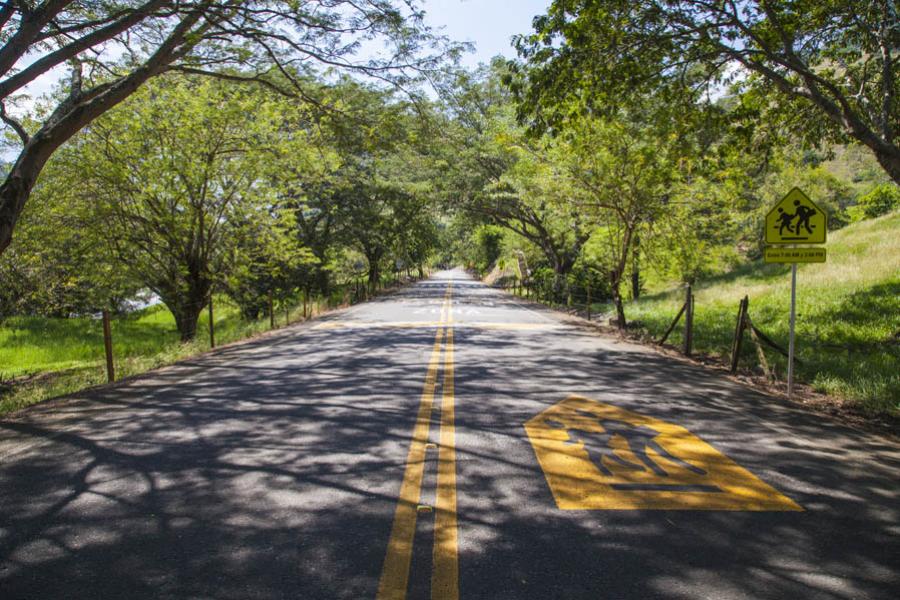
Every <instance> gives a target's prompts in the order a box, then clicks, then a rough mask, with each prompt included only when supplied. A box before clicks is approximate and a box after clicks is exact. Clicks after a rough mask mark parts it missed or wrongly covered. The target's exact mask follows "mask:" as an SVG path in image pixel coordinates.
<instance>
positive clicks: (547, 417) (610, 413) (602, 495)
mask: <svg viewBox="0 0 900 600" xmlns="http://www.w3.org/2000/svg"><path fill="white" fill-rule="evenodd" d="M525 431H526V432H527V433H528V438H529V440H530V441H531V445H532V446H533V447H534V451H535V454H536V455H537V459H538V462H539V463H540V465H541V469H543V471H544V475H545V477H546V478H547V483H548V484H549V485H550V490H551V492H552V493H553V497H554V499H555V500H556V505H557V506H558V507H559V508H561V509H566V510H591V509H593V510H628V509H660V510H735V511H737V510H740V511H797V510H803V509H802V508H801V507H800V506H799V505H797V504H796V503H795V502H794V501H793V500H791V499H790V498H788V497H786V496H784V495H783V494H781V493H779V492H778V491H777V490H776V489H775V488H773V487H771V486H770V485H768V484H766V483H764V482H763V481H762V480H760V479H759V478H758V477H756V476H755V475H753V474H752V473H750V472H749V471H747V470H746V469H744V468H743V467H741V466H740V465H738V464H737V463H735V462H734V461H732V460H731V459H730V458H728V457H727V456H725V455H724V454H722V453H721V452H719V451H718V450H716V449H715V448H713V447H712V446H710V445H709V444H707V443H706V442H704V441H703V440H701V439H700V438H698V437H697V436H695V435H693V434H692V433H691V432H690V431H688V430H687V429H685V428H684V427H680V426H678V425H673V424H672V423H667V422H665V421H660V420H658V419H654V418H652V417H647V416H644V415H640V414H637V413H634V412H631V411H628V410H625V409H622V408H617V407H615V406H612V405H610V404H603V403H600V402H596V401H594V400H590V399H588V398H583V397H580V396H571V397H569V398H567V399H566V400H564V401H562V402H560V403H559V404H556V405H554V406H551V407H550V408H548V409H547V410H545V411H544V412H542V413H540V414H538V415H537V416H536V417H534V418H533V419H531V420H530V421H528V422H527V423H525Z"/></svg>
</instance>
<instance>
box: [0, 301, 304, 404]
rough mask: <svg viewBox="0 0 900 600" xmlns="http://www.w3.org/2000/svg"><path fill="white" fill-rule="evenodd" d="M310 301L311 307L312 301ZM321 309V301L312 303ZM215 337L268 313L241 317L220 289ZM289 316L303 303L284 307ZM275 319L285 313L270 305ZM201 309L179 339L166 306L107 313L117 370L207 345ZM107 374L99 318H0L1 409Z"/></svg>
mask: <svg viewBox="0 0 900 600" xmlns="http://www.w3.org/2000/svg"><path fill="white" fill-rule="evenodd" d="M311 308H312V307H311ZM316 308H317V310H320V309H321V304H319V305H317V307H316ZM215 309H216V312H215V319H216V323H215V325H216V327H215V330H216V344H217V345H222V344H227V343H229V342H234V341H237V340H241V339H244V338H247V337H250V336H252V335H255V334H258V333H261V332H263V331H266V330H268V329H269V319H268V317H265V318H262V319H259V320H257V321H244V320H242V319H241V318H240V314H239V311H238V309H237V307H236V306H234V305H233V304H232V303H231V302H230V301H229V300H228V299H227V297H224V296H223V297H221V298H219V297H217V298H216V300H215ZM289 310H290V319H291V321H292V322H294V321H297V320H300V319H301V318H302V310H303V309H302V306H292V307H290V309H289ZM275 312H276V315H275V319H276V326H283V325H284V322H285V314H284V310H283V309H280V310H279V309H278V308H277V307H276V311H275ZM208 331H209V321H208V313H206V312H205V311H204V313H203V314H202V315H201V317H200V323H199V325H198V329H197V338H196V339H195V340H194V341H193V342H191V343H188V344H183V343H181V342H180V341H179V336H178V331H177V330H176V328H175V320H174V318H173V317H172V314H171V313H170V312H169V311H168V310H166V308H165V307H164V306H162V305H156V306H152V307H150V308H147V309H145V310H141V311H137V312H135V313H132V314H129V315H127V316H118V317H114V318H113V320H112V338H113V349H114V355H115V361H116V377H117V378H122V377H128V376H130V375H136V374H138V373H143V372H145V371H148V370H150V369H153V368H156V367H159V366H162V365H166V364H171V363H173V362H175V361H177V360H179V359H181V358H185V357H187V356H190V355H193V354H196V353H198V352H202V351H204V350H207V349H209V337H208V333H207V332H208ZM105 381H106V361H105V354H104V349H103V326H102V323H101V321H100V320H99V319H92V318H88V317H84V318H72V319H50V318H43V317H9V318H6V319H4V320H3V321H2V323H0V415H2V414H4V413H8V412H11V411H14V410H18V409H20V408H23V407H26V406H29V405H31V404H34V403H36V402H40V401H42V400H45V399H47V398H52V397H54V396H59V395H62V394H67V393H71V392H75V391H78V390H80V389H84V388H85V387H89V386H92V385H97V384H100V383H104V382H105Z"/></svg>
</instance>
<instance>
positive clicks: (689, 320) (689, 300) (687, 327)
mask: <svg viewBox="0 0 900 600" xmlns="http://www.w3.org/2000/svg"><path fill="white" fill-rule="evenodd" d="M684 306H685V313H684V355H685V356H690V355H691V350H692V347H693V345H694V294H693V292H692V291H691V285H690V284H688V286H687V294H686V296H685V300H684Z"/></svg>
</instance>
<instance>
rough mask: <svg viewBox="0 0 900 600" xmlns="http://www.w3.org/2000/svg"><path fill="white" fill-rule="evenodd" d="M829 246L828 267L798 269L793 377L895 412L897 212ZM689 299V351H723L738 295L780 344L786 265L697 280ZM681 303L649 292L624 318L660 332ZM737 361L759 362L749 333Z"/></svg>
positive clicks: (676, 337)
mask: <svg viewBox="0 0 900 600" xmlns="http://www.w3.org/2000/svg"><path fill="white" fill-rule="evenodd" d="M827 248H828V262H827V263H824V264H808V265H801V266H800V267H799V269H798V276H797V281H798V295H797V356H798V357H799V358H800V360H801V361H802V364H799V365H797V375H798V379H799V380H800V381H804V382H806V383H808V384H810V385H812V386H813V388H815V389H816V390H817V391H821V392H825V393H828V394H832V395H835V396H838V397H841V398H843V399H845V400H848V401H850V402H851V403H854V404H856V405H857V406H859V407H860V408H862V409H863V410H864V411H866V412H868V413H869V414H885V413H893V414H898V413H900V340H898V334H900V213H893V214H890V215H886V216H884V217H881V218H879V219H873V220H868V221H862V222H860V223H857V224H854V225H851V226H849V227H846V228H844V229H842V230H840V231H837V232H834V233H833V234H830V235H829V240H828V244H827ZM694 295H695V306H696V309H695V320H694V323H695V325H694V340H695V341H694V347H695V349H696V350H697V351H699V352H704V353H708V354H713V355H719V356H721V357H722V358H725V357H727V356H728V355H729V353H730V348H731V340H732V337H733V335H734V327H735V321H736V318H737V308H738V302H739V301H740V299H741V298H743V297H744V296H745V295H746V296H749V298H750V316H751V318H752V319H753V322H754V324H755V325H756V326H757V327H758V328H759V329H761V330H762V331H763V332H764V333H766V334H767V335H769V337H771V338H773V339H774V340H775V341H776V342H778V343H779V344H781V345H782V346H783V347H785V348H787V343H788V331H789V323H788V321H789V312H790V266H788V265H765V264H762V263H753V264H749V265H744V266H742V267H740V268H738V269H736V270H734V271H731V272H729V273H726V274H724V275H721V276H718V277H714V278H711V279H709V280H708V281H705V282H702V283H700V284H699V285H697V286H696V287H695V290H694ZM683 301H684V291H683V289H679V288H677V287H674V288H670V289H668V290H661V291H656V292H655V293H651V294H649V295H645V296H644V297H642V298H641V299H640V300H638V301H635V302H631V303H629V304H628V305H626V315H627V316H628V318H629V319H631V320H633V321H637V322H639V323H640V326H641V327H642V328H643V329H645V330H646V331H647V332H648V333H650V334H651V335H652V336H654V338H658V337H659V336H661V335H662V333H663V332H664V331H665V329H666V328H667V327H668V325H669V324H670V323H671V321H672V319H673V318H674V317H675V314H676V313H677V311H678V309H679V308H680V306H681V304H682V303H683ZM605 310H606V311H607V312H608V311H609V308H608V307H607V308H605ZM681 330H682V328H681V326H679V327H678V328H677V329H676V331H675V332H674V333H673V335H672V336H671V337H670V341H671V342H672V343H674V344H678V343H681V339H680V336H681ZM767 358H768V360H769V362H770V365H771V364H774V368H775V371H776V375H778V376H779V377H780V378H783V377H784V374H785V371H786V361H785V360H784V359H783V358H782V357H781V355H779V354H777V353H776V352H771V351H767ZM741 364H742V365H748V366H754V365H756V364H757V359H756V353H755V349H754V347H753V345H752V343H751V342H750V340H749V337H748V338H746V339H745V344H744V348H743V352H742V356H741Z"/></svg>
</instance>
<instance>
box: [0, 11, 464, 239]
mask: <svg viewBox="0 0 900 600" xmlns="http://www.w3.org/2000/svg"><path fill="white" fill-rule="evenodd" d="M414 2H415V0H410V1H405V0H404V1H403V2H396V1H395V0H363V1H361V2H356V1H352V0H334V1H330V2H321V1H319V0H299V1H293V2H273V1H238V0H219V1H214V0H194V1H188V2H183V1H180V0H179V1H172V0H117V1H113V2H100V3H98V2H86V1H82V0H45V1H44V2H42V3H40V4H38V3H36V2H34V3H33V2H24V1H23V2H20V1H9V2H5V3H4V4H3V5H2V7H0V43H2V46H0V120H2V122H3V123H4V125H5V126H6V127H7V128H8V130H10V131H13V132H15V134H16V135H17V136H18V139H19V145H18V148H17V149H16V153H17V158H16V159H15V161H14V163H13V164H12V166H11V168H10V169H9V171H8V173H6V175H5V179H4V180H3V182H2V183H0V253H2V252H3V251H5V250H6V248H7V247H8V246H9V244H10V242H11V240H12V235H13V231H14V229H15V226H16V222H17V220H18V218H19V215H20V214H21V212H22V210H23V208H24V206H25V203H26V201H27V200H28V198H29V196H30V194H31V191H32V189H33V187H34V185H35V182H36V180H37V177H38V175H39V174H40V172H41V170H42V169H43V167H44V165H45V164H46V162H47V161H48V160H49V159H50V157H51V156H52V155H53V153H54V152H56V150H57V149H58V148H59V147H60V146H61V145H62V144H64V143H65V142H66V141H67V140H69V139H70V138H72V136H74V135H75V134H76V133H77V132H78V131H79V130H81V129H82V128H83V127H85V126H86V125H88V124H89V123H91V122H92V121H94V120H95V119H97V118H98V117H100V116H101V115H103V114H104V113H106V112H107V111H109V110H110V109H111V108H113V107H114V106H116V105H118V104H119V103H121V102H122V101H123V100H125V99H126V98H128V97H129V96H130V95H132V94H133V93H134V92H135V91H136V90H137V89H138V88H139V87H140V86H141V85H143V84H144V83H145V82H147V81H148V80H150V79H151V78H153V77H155V76H158V75H160V74H162V73H165V72H169V71H182V72H186V73H193V74H197V73H203V74H208V75H214V76H216V77H220V78H225V79H234V80H239V81H245V80H254V81H259V82H262V83H264V84H266V85H269V86H272V87H279V88H280V89H281V90H282V91H284V92H285V93H291V94H295V95H298V96H301V97H303V96H305V93H304V87H303V81H302V80H301V79H300V78H299V77H297V76H296V75H295V74H298V73H302V72H304V71H308V70H309V69H311V68H313V67H312V65H323V66H326V67H328V68H339V69H345V70H347V69H349V70H355V71H358V72H361V73H363V74H366V75H368V76H371V77H375V78H377V79H381V80H399V81H398V82H399V83H401V84H402V83H404V82H405V81H407V80H408V78H409V77H410V76H411V75H413V74H415V73H417V72H421V71H423V70H429V69H431V68H433V67H434V66H435V65H436V64H437V62H438V60H440V59H441V58H442V57H440V56H426V55H424V54H423V51H424V50H425V49H426V48H428V47H434V45H435V44H436V43H437V41H438V40H437V39H436V38H435V37H433V36H432V35H431V33H430V31H429V30H428V28H427V27H425V26H424V25H423V23H422V14H421V12H420V11H419V10H418V9H417V7H416V4H415V3H414ZM404 7H405V8H404ZM375 38H380V39H382V40H384V41H385V42H386V46H387V47H388V48H389V51H388V55H387V57H386V58H373V59H371V60H368V61H361V60H358V59H355V58H354V53H355V52H356V51H357V50H358V49H359V47H360V44H361V42H362V41H363V40H371V39H375ZM448 51H449V52H450V53H451V54H452V53H453V52H455V51H456V50H455V49H454V48H449V49H448ZM35 56H37V59H36V60H35ZM64 66H68V68H69V69H70V71H71V76H70V78H69V80H68V81H67V82H65V83H63V84H62V85H61V90H60V92H61V93H60V95H59V96H58V97H57V100H56V103H55V105H54V106H53V107H51V110H49V111H47V113H46V114H45V115H44V117H43V119H42V120H41V121H40V122H39V123H37V125H36V127H35V128H30V127H29V126H28V125H27V124H23V123H22V122H20V121H19V120H17V119H16V118H15V117H14V116H13V114H12V112H11V111H10V110H9V109H10V108H12V104H14V103H15V102H16V96H15V95H16V94H17V93H21V92H23V91H25V89H26V86H28V84H30V83H32V82H34V81H35V80H36V79H37V78H38V77H40V76H41V75H44V74H46V73H48V72H50V71H51V70H54V69H57V70H58V69H59V68H63V67H64ZM238 69H239V70H238ZM273 74H275V75H277V77H272V75H273ZM276 82H280V83H276Z"/></svg>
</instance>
